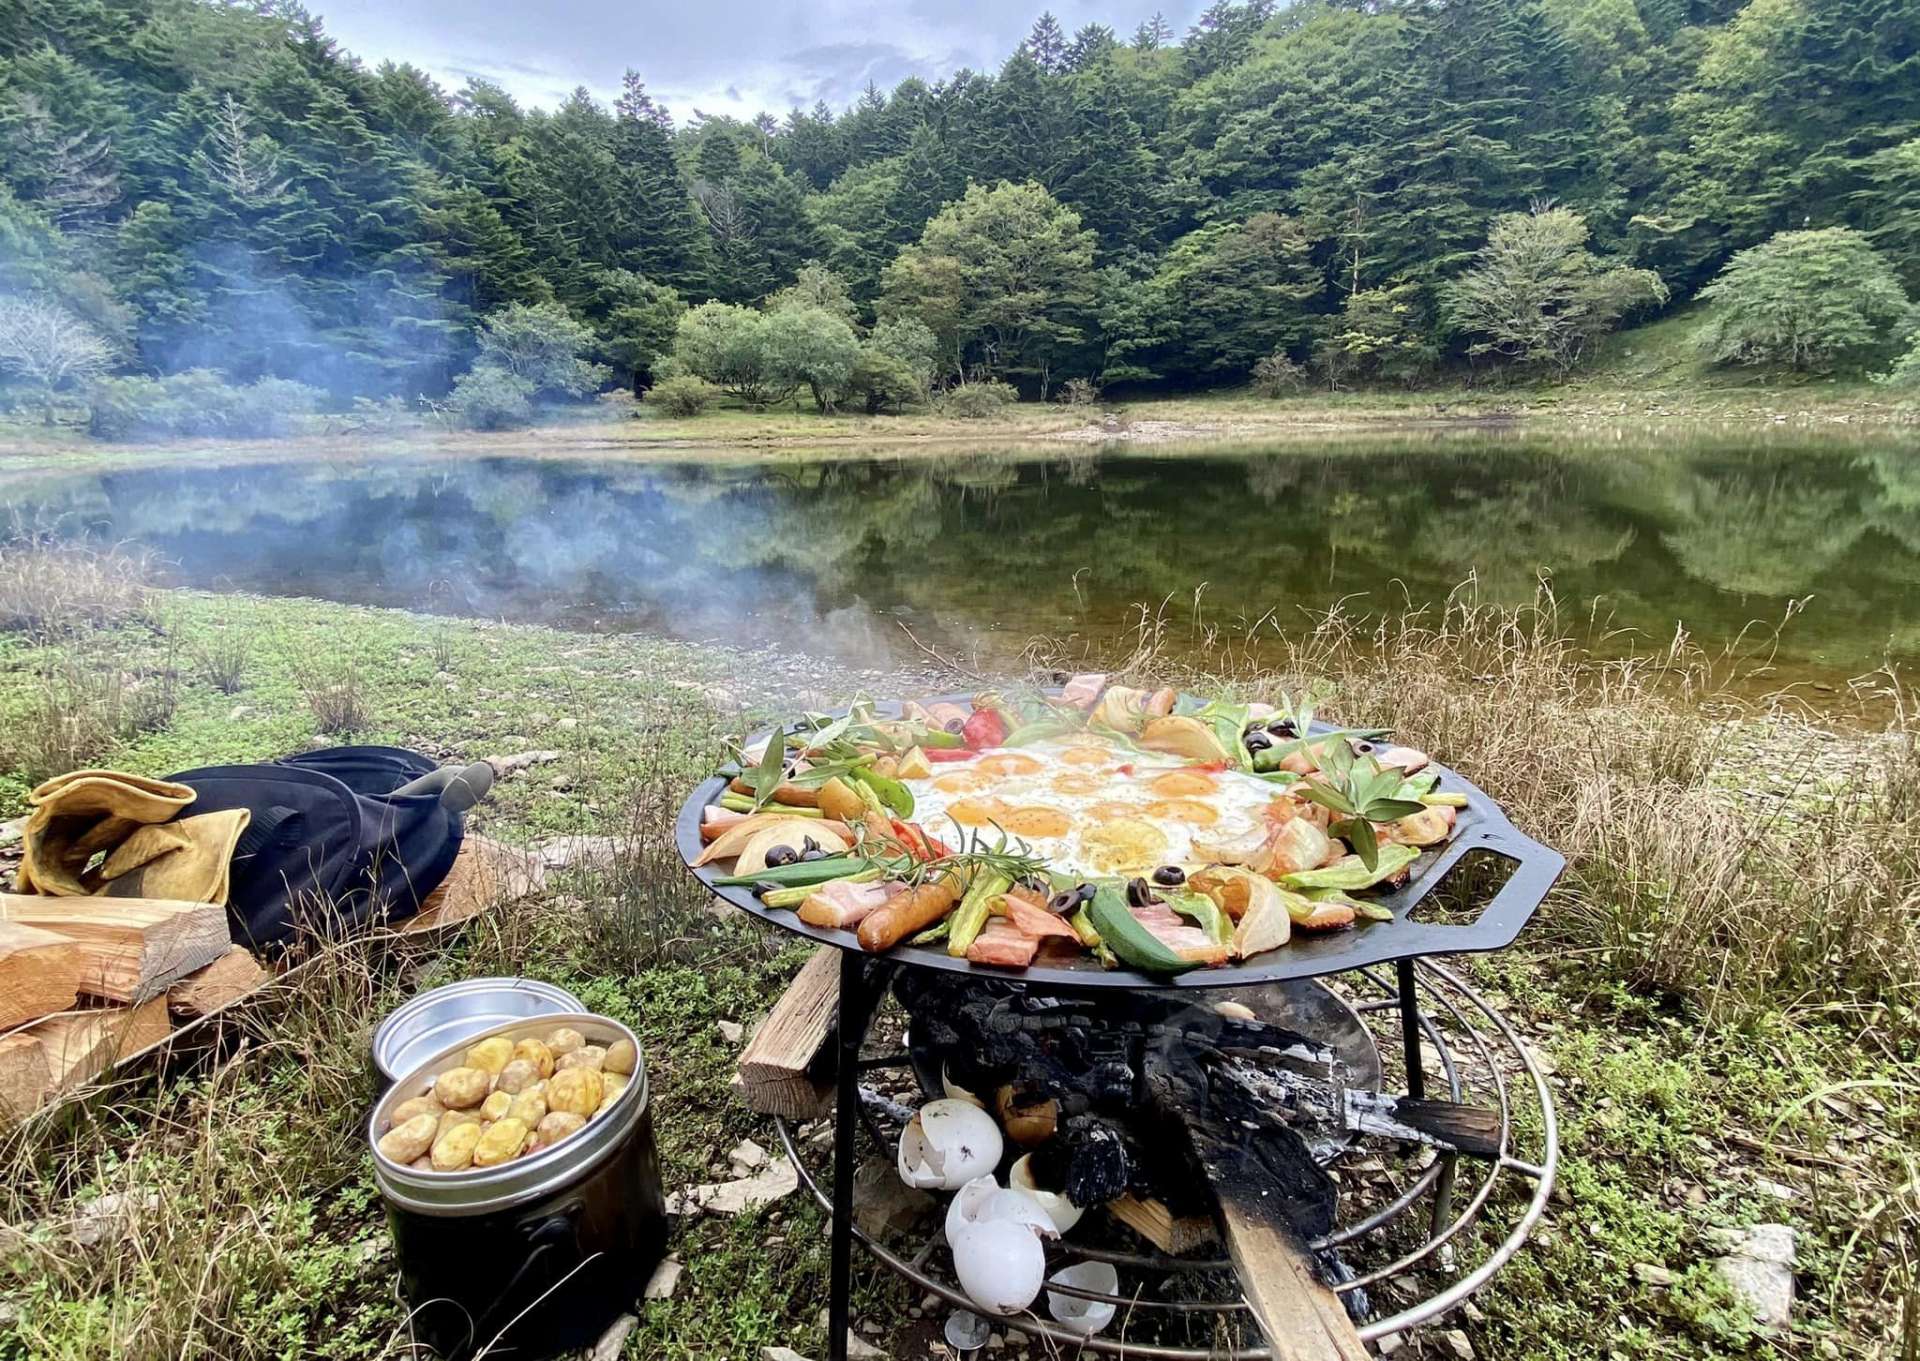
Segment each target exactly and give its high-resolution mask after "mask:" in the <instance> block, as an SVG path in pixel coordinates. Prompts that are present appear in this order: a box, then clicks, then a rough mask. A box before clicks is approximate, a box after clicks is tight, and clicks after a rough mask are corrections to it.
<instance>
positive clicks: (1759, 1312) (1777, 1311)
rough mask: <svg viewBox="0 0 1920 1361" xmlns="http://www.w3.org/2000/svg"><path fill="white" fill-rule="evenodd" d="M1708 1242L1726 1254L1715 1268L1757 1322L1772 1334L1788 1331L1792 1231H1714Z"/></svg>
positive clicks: (1778, 1227)
mask: <svg viewBox="0 0 1920 1361" xmlns="http://www.w3.org/2000/svg"><path fill="white" fill-rule="evenodd" d="M1707 1241H1708V1242H1709V1243H1711V1244H1712V1245H1713V1246H1714V1247H1715V1248H1717V1249H1719V1251H1720V1252H1722V1253H1723V1254H1725V1255H1724V1256H1721V1257H1718V1258H1716V1259H1715V1260H1714V1263H1713V1265H1714V1268H1715V1269H1716V1270H1717V1271H1719V1273H1720V1275H1721V1278H1722V1279H1723V1280H1725V1281H1726V1283H1727V1284H1728V1285H1729V1286H1730V1287H1731V1288H1732V1290H1733V1293H1734V1294H1735V1295H1737V1296H1739V1297H1740V1299H1741V1300H1742V1301H1744V1302H1745V1303H1746V1306H1747V1308H1748V1309H1749V1310H1750V1311H1751V1312H1752V1314H1753V1317H1754V1320H1755V1322H1757V1323H1759V1324H1760V1326H1761V1327H1763V1328H1767V1329H1769V1330H1777V1329H1782V1328H1785V1327H1786V1326H1787V1324H1788V1323H1789V1321H1790V1320H1791V1318H1792V1315H1793V1267H1794V1262H1795V1261H1796V1259H1797V1253H1796V1251H1795V1246H1794V1233H1793V1230H1792V1228H1790V1227H1789V1226H1788V1225H1785V1224H1755V1225H1753V1226H1752V1227H1751V1228H1746V1229H1714V1230H1711V1231H1709V1233H1708V1235H1707Z"/></svg>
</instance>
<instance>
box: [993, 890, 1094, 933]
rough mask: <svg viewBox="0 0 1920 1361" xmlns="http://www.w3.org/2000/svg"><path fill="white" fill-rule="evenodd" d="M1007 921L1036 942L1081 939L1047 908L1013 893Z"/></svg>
mask: <svg viewBox="0 0 1920 1361" xmlns="http://www.w3.org/2000/svg"><path fill="white" fill-rule="evenodd" d="M1007 920H1008V921H1010V922H1012V923H1013V925H1014V927H1015V929H1016V930H1018V931H1019V932H1020V934H1021V935H1023V936H1028V937H1031V938H1032V939H1034V940H1045V939H1047V938H1048V937H1049V936H1064V937H1066V939H1068V940H1071V941H1078V940H1079V939H1080V936H1079V934H1078V933H1077V932H1075V931H1074V929H1073V928H1072V927H1071V926H1068V925H1067V923H1066V922H1065V921H1064V920H1062V919H1061V918H1059V917H1056V916H1054V915H1053V913H1051V912H1049V911H1047V909H1046V908H1044V907H1035V906H1034V905H1033V904H1032V903H1030V902H1028V901H1027V900H1026V899H1024V898H1016V897H1015V896H1014V895H1013V894H1011V893H1009V894H1008V895H1007Z"/></svg>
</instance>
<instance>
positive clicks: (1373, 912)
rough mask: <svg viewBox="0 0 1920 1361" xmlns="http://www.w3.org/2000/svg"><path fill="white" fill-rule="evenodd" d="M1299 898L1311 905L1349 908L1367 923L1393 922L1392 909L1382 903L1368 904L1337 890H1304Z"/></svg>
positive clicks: (1363, 900) (1361, 899)
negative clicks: (1319, 904)
mask: <svg viewBox="0 0 1920 1361" xmlns="http://www.w3.org/2000/svg"><path fill="white" fill-rule="evenodd" d="M1300 896H1301V897H1303V898H1305V899H1306V900H1307V901H1308V902H1311V903H1334V904H1336V905H1338V906H1340V907H1350V908H1352V909H1353V913H1354V915H1355V916H1356V917H1365V918H1366V919H1367V920H1368V921H1374V922H1390V921H1392V920H1393V909H1391V908H1389V907H1387V906H1386V905H1385V904H1384V903H1370V902H1367V901H1366V900H1365V899H1363V898H1355V897H1351V896H1350V895H1348V894H1346V893H1343V892H1342V891H1341V890H1339V889H1337V888H1306V889H1302V890H1300Z"/></svg>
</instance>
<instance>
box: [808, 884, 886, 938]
mask: <svg viewBox="0 0 1920 1361" xmlns="http://www.w3.org/2000/svg"><path fill="white" fill-rule="evenodd" d="M906 891H907V886H906V885H905V884H896V883H879V884H856V883H852V882H851V881H849V880H846V879H832V880H829V881H828V882H826V883H824V884H822V885H820V887H819V888H817V889H815V890H814V891H813V892H812V893H811V894H809V895H807V900H806V901H805V902H803V903H801V904H800V920H801V921H803V922H805V923H807V924H808V925H809V926H837V927H839V928H840V929H841V930H843V931H851V930H852V929H853V928H854V927H856V926H858V925H859V924H860V923H861V922H862V921H864V920H865V919H866V918H867V917H870V916H872V915H873V914H874V913H875V912H877V911H879V910H880V909H881V908H883V907H885V906H886V905H887V904H888V903H889V902H891V901H893V899H894V898H896V897H898V896H899V895H900V894H902V893H905V892H906Z"/></svg>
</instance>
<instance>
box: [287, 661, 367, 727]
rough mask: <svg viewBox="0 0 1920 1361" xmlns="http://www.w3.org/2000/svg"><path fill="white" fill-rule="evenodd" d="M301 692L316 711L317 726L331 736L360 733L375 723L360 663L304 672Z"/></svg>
mask: <svg viewBox="0 0 1920 1361" xmlns="http://www.w3.org/2000/svg"><path fill="white" fill-rule="evenodd" d="M300 693H301V696H302V697H303V698H304V699H305V700H306V701H307V707H308V708H309V709H311V710H312V711H313V722H314V726H315V727H316V728H317V729H318V730H319V731H320V732H322V733H325V734H326V735H328V736H330V737H339V736H343V735H345V734H347V733H355V732H360V731H362V730H364V729H365V728H366V727H367V726H368V725H369V724H370V723H371V722H372V714H371V713H370V712H369V710H368V707H367V695H366V690H365V688H364V687H363V686H362V685H361V684H360V670H359V668H358V667H357V666H353V665H351V664H349V665H347V666H343V667H341V668H340V669H339V670H337V671H323V672H316V673H314V674H311V675H303V676H302V678H301V680H300Z"/></svg>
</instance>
